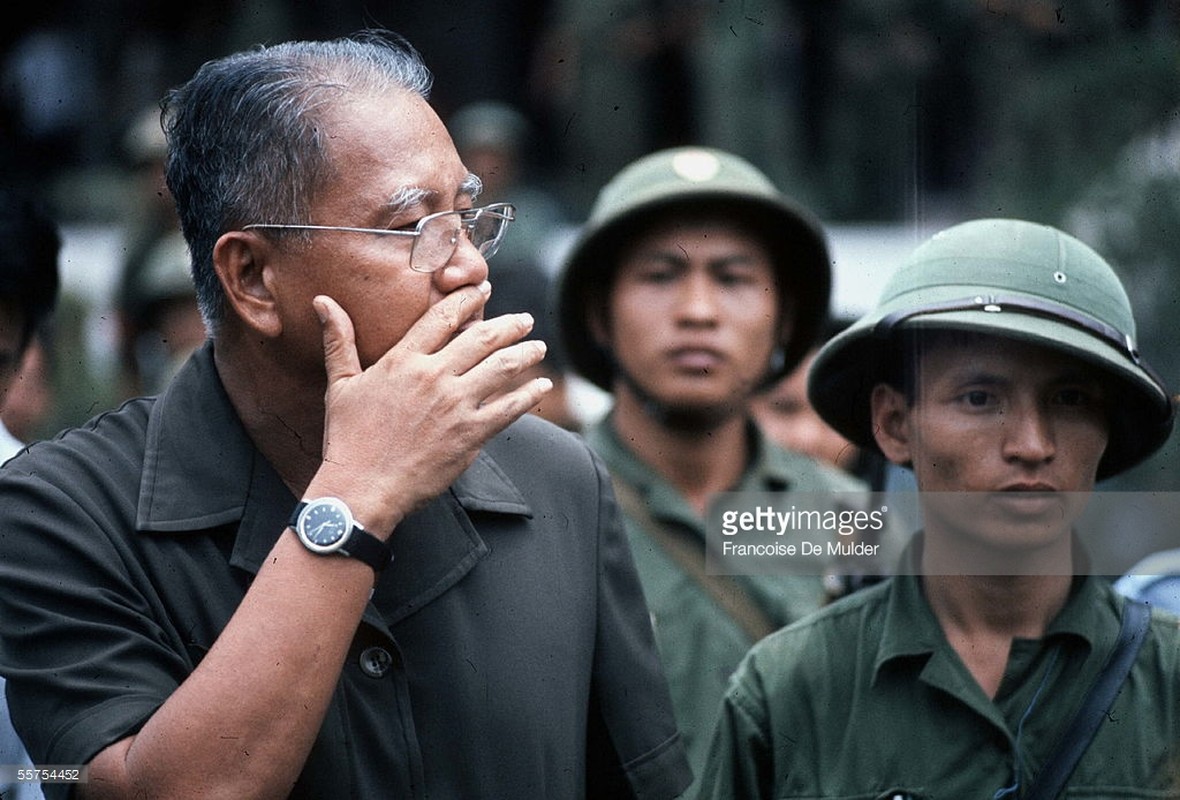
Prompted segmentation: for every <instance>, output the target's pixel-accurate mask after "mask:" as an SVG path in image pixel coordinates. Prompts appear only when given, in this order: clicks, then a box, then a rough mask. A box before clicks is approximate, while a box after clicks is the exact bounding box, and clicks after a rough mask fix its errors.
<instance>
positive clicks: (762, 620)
mask: <svg viewBox="0 0 1180 800" xmlns="http://www.w3.org/2000/svg"><path fill="white" fill-rule="evenodd" d="M611 482H612V483H613V484H614V487H615V497H617V498H618V500H619V507H620V508H622V509H623V511H624V512H625V513H626V514H627V516H629V517H631V519H633V520H635V522H636V523H638V525H639V526H640V527H641V528H642V529H643V530H644V531H645V532H646V533H647V534H648V535H650V536H651V538H652V539H655V541H656V542H657V543H658V544H659V545H660V547H661V548H662V549H663V550H664V552H665V553H667V554H668V557H669V558H671V559H672V560H673V561H674V562H676V564H677V566H679V567H680V568H681V569H682V570H684V571H685V573H687V574H688V575H689V577H691V578H692V579H693V580H695V581H696V582H697V583H698V584H699V585H700V586H701V588H702V589H704V590H705V593H706V594H708V595H709V597H710V598H712V600H713V602H715V603H716V604H717V605H718V606H719V607H720V608H721V609H722V610H723V611H725V613H726V614H728V615H729V617H730V618H731V619H732V620H733V621H734V622H736V623H737V624H738V626H739V627H741V629H742V630H743V631H744V632H745V634H746V636H748V637H749V638H750V641H751V642H757V641H758V640H760V639H762V638H764V637H765V636H767V635H769V634H771V633H774V632H775V631H776V630H778V629H779V628H780V627H782V626H781V625H776V624H774V622H773V621H772V620H771V619H770V617H768V616H767V615H766V612H764V611H763V610H762V608H761V607H760V606H759V605H758V604H757V603H756V602H754V599H753V598H752V597H750V594H749V592H748V591H747V589H746V586H745V585H744V584H743V583H742V582H741V581H738V580H735V579H734V578H733V576H730V575H710V574H708V573H707V572H705V543H704V542H703V541H701V540H700V539H699V538H698V537H696V536H690V535H686V534H685V533H684V532H682V531H678V530H673V529H672V526H671V525H669V524H668V523H666V522H663V521H661V520H657V519H656V518H655V517H654V516H653V515H652V513H651V510H650V509H649V508H648V507H647V503H645V502H644V501H643V498H642V497H640V496H639V492H638V491H636V490H635V487H633V486H631V485H630V484H628V483H625V482H624V481H622V480H620V479H618V478H613V479H612V481H611Z"/></svg>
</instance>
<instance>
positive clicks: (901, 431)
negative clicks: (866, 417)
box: [870, 383, 913, 466]
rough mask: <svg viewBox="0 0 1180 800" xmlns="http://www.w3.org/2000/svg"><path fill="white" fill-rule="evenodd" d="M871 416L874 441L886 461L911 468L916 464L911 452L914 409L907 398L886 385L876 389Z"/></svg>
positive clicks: (880, 385)
mask: <svg viewBox="0 0 1180 800" xmlns="http://www.w3.org/2000/svg"><path fill="white" fill-rule="evenodd" d="M870 402H871V406H870V415H871V419H872V423H873V437H874V438H875V439H876V440H877V446H878V447H880V448H881V452H882V453H884V455H885V457H886V458H887V459H889V460H890V461H892V462H893V463H894V464H899V465H901V466H906V465H908V464H909V463H910V462H911V461H912V460H913V455H912V452H911V448H910V436H911V430H910V413H911V411H912V409H911V408H910V404H909V402H908V401H907V400H906V397H905V395H904V394H903V393H902V392H900V391H898V390H897V389H895V388H893V387H892V386H890V385H889V384H886V383H878V384H877V385H876V386H875V387H873V394H872V398H871V401H870Z"/></svg>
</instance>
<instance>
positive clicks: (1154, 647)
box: [701, 575, 1180, 799]
mask: <svg viewBox="0 0 1180 800" xmlns="http://www.w3.org/2000/svg"><path fill="white" fill-rule="evenodd" d="M1123 603H1124V600H1123V599H1122V598H1121V597H1120V596H1119V595H1118V594H1117V593H1115V592H1114V591H1113V589H1111V587H1110V586H1109V584H1108V583H1107V582H1106V581H1105V580H1104V579H1102V578H1097V577H1093V576H1088V577H1078V578H1076V579H1075V581H1074V586H1073V588H1072V590H1071V593H1070V596H1069V600H1068V601H1067V603H1066V605H1065V607H1064V608H1063V609H1062V610H1061V612H1060V613H1058V615H1057V616H1056V618H1055V619H1054V620H1053V621H1052V622H1051V623H1050V624H1049V626H1048V628H1047V629H1046V631H1045V635H1044V637H1043V638H1041V639H1037V640H1028V639H1016V640H1014V641H1013V643H1012V650H1011V653H1010V655H1009V658H1008V664H1007V668H1006V671H1005V673H1004V678H1003V681H1002V683H1001V684H1000V687H999V690H998V692H997V694H996V697H995V698H994V700H993V699H990V698H988V697H987V696H986V695H985V694H984V692H983V690H982V689H981V688H980V687H979V685H978V684H977V683H976V682H975V680H974V679H973V678H972V676H971V673H970V672H968V670H967V667H966V666H965V665H964V664H963V662H962V661H961V660H960V659H959V657H958V655H957V654H956V653H955V651H954V650H953V649H952V648H951V645H950V643H949V642H948V641H947V639H946V637H945V636H944V635H943V632H942V629H941V627H940V626H939V624H938V621H937V620H936V619H935V616H934V613H933V611H932V610H931V608H930V605H929V604H928V603H927V601H926V599H925V597H924V595H923V592H922V587H921V579H920V578H919V577H917V576H914V575H900V576H897V577H895V578H892V579H891V580H889V581H887V582H885V583H884V584H881V585H878V586H875V587H872V588H870V589H867V590H865V591H862V592H859V593H857V594H855V595H852V596H851V597H848V598H845V599H844V600H841V601H839V602H837V603H834V604H832V605H831V606H829V607H827V608H825V609H823V610H822V611H821V612H819V613H818V614H816V615H814V616H812V617H810V618H808V619H806V620H803V621H802V622H800V623H798V624H796V625H793V626H791V627H789V628H787V629H786V630H783V631H779V632H778V633H776V634H774V635H773V636H770V637H768V638H767V639H765V640H763V641H762V643H760V644H759V645H758V646H757V647H755V648H754V649H753V650H752V651H751V652H750V654H749V656H748V657H747V658H746V659H745V660H744V661H743V662H742V665H741V667H740V668H739V669H738V671H737V672H736V673H735V675H734V678H733V682H732V684H731V686H730V688H729V691H728V692H727V694H726V697H725V703H724V707H723V709H722V712H721V720H720V722H719V724H718V729H717V735H716V739H715V741H714V743H713V749H712V750H711V751H710V754H709V760H708V765H707V766H706V769H705V775H704V778H703V787H702V793H701V797H702V798H705V797H710V798H754V797H759V798H762V797H765V798H770V797H774V798H818V797H824V798H895V797H896V798H992V797H995V798H1000V799H1002V798H1018V797H1020V796H1021V795H1022V791H1023V790H1024V789H1025V788H1027V786H1028V785H1029V783H1030V780H1031V778H1032V777H1033V776H1035V775H1036V774H1037V773H1038V771H1039V770H1040V768H1041V766H1042V765H1043V764H1044V762H1045V761H1046V760H1047V759H1048V757H1049V755H1050V753H1051V752H1052V750H1053V749H1054V746H1055V744H1056V743H1057V741H1058V738H1059V737H1060V736H1061V735H1062V733H1063V732H1064V730H1065V728H1066V726H1068V725H1069V724H1070V721H1071V720H1072V719H1073V716H1074V714H1075V712H1076V711H1077V708H1078V707H1079V705H1080V704H1081V702H1082V700H1083V698H1084V697H1085V695H1086V694H1087V691H1088V689H1089V687H1090V686H1091V684H1092V683H1093V681H1094V677H1095V676H1096V675H1097V673H1098V672H1099V670H1101V669H1102V666H1103V665H1104V664H1105V662H1106V660H1107V657H1108V655H1109V654H1110V652H1111V650H1112V649H1113V647H1114V644H1115V641H1116V639H1117V637H1118V633H1119V617H1120V613H1121V609H1122V606H1123ZM1108 720H1109V724H1104V725H1102V727H1101V729H1100V730H1099V732H1098V734H1097V736H1096V737H1095V738H1094V741H1093V743H1092V744H1091V745H1090V747H1089V749H1088V750H1087V751H1086V754H1085V755H1084V757H1083V758H1082V760H1081V763H1080V764H1079V765H1078V767H1077V769H1076V770H1075V772H1074V773H1073V776H1072V778H1071V779H1070V781H1069V784H1068V789H1067V795H1066V796H1068V797H1089V798H1115V797H1118V798H1135V797H1139V798H1148V797H1150V798H1180V629H1178V627H1177V621H1176V619H1175V618H1174V617H1169V616H1166V615H1162V614H1159V613H1158V612H1157V613H1156V615H1155V616H1154V618H1153V619H1152V622H1151V628H1150V630H1149V632H1148V635H1147V639H1146V641H1145V642H1144V645H1143V648H1142V649H1141V650H1140V652H1139V655H1138V658H1137V660H1136V662H1135V664H1134V666H1133V668H1132V671H1131V674H1130V676H1129V677H1128V679H1127V682H1126V684H1125V685H1124V686H1123V689H1122V691H1121V693H1120V694H1119V696H1118V699H1117V700H1116V701H1115V704H1114V706H1113V707H1112V708H1111V710H1110V712H1109V715H1108ZM1005 790H1007V791H1005Z"/></svg>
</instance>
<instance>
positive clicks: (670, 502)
mask: <svg viewBox="0 0 1180 800" xmlns="http://www.w3.org/2000/svg"><path fill="white" fill-rule="evenodd" d="M830 287H831V269H830V264H829V254H828V248H827V243H826V239H825V236H824V233H823V231H822V229H821V227H820V225H819V223H818V222H817V221H816V220H815V218H814V217H813V216H812V214H811V213H809V212H808V211H807V210H805V209H804V208H803V207H802V206H800V205H799V204H798V203H796V202H795V201H793V200H791V199H790V198H789V197H787V196H786V195H785V194H783V193H782V192H781V191H780V190H779V189H778V188H777V187H775V186H774V185H773V184H772V183H771V182H770V181H769V180H768V179H767V178H766V177H765V176H764V175H763V174H762V173H761V172H760V171H759V170H758V169H757V168H755V167H754V166H753V165H752V164H750V163H748V162H746V161H744V160H742V159H740V158H738V157H736V156H734V155H732V154H729V153H726V152H723V151H720V150H714V149H705V148H698V147H685V148H676V149H671V150H664V151H660V152H657V153H653V154H650V155H648V156H645V157H643V158H641V159H639V160H637V161H636V162H634V163H633V164H631V165H629V166H627V167H626V168H624V169H623V170H622V171H621V172H620V173H619V174H618V175H616V176H615V177H614V178H613V179H612V180H611V181H610V182H608V183H607V184H606V185H605V186H604V187H603V188H602V190H601V192H600V193H599V196H598V200H597V202H596V203H595V205H594V207H593V210H592V211H591V214H590V218H589V220H588V221H587V223H586V225H585V227H584V229H583V230H582V232H581V234H580V236H579V237H578V239H577V240H576V242H575V244H574V246H573V248H572V250H571V251H570V253H569V255H568V257H567V259H566V261H565V264H564V268H563V272H562V276H561V281H560V291H559V318H560V320H561V322H562V325H563V326H564V328H563V344H564V345H565V348H566V351H567V352H568V354H569V358H570V361H571V363H572V364H573V366H574V368H575V369H576V370H577V371H578V372H579V373H581V375H582V376H584V377H585V378H587V379H588V380H589V381H591V382H592V383H594V384H596V385H597V386H599V387H601V388H602V389H605V390H606V391H608V392H610V393H611V395H612V397H613V406H612V410H611V411H610V413H609V414H608V415H607V416H606V418H605V419H603V420H602V421H600V422H598V423H597V424H596V425H594V426H593V427H592V428H591V429H590V430H589V431H588V439H589V441H590V443H591V445H592V447H594V449H595V450H596V451H597V452H598V453H599V455H601V456H602V458H603V459H604V461H605V462H606V464H607V467H608V468H609V469H610V471H611V475H612V478H613V480H614V482H615V486H616V491H617V494H618V496H619V499H620V502H621V505H622V509H623V511H624V514H625V517H626V521H627V528H628V533H629V535H630V539H631V544H632V549H633V551H634V553H635V558H636V561H637V564H638V568H639V573H640V578H641V580H642V581H643V584H644V590H645V594H646V597H647V600H648V604H649V606H650V608H651V611H652V616H653V619H654V622H655V628H656V636H657V642H658V644H659V646H660V650H661V655H662V657H663V661H664V665H665V671H666V672H667V675H668V678H669V683H670V685H671V689H672V695H673V704H674V707H675V710H676V712H677V718H678V721H679V723H680V727H681V730H682V732H683V733H684V736H685V739H686V741H687V744H688V748H689V754H690V760H691V761H693V762H694V764H695V766H696V767H697V768H699V767H700V766H701V765H702V764H703V761H704V753H705V748H706V746H707V741H708V736H709V733H710V732H711V730H712V727H713V723H714V721H715V719H716V708H717V705H718V703H719V701H720V698H721V695H722V693H723V691H724V688H725V682H726V679H727V678H728V675H729V673H730V672H731V671H732V670H733V668H734V667H735V666H736V665H737V663H738V661H739V660H740V659H741V657H742V655H743V654H744V653H745V652H746V650H747V649H748V648H749V647H750V645H751V644H753V642H754V641H756V640H757V639H758V638H760V637H761V636H763V635H765V634H766V633H768V632H769V631H770V630H773V629H775V628H777V627H779V626H781V625H783V624H786V623H788V622H791V621H793V620H795V619H798V618H799V617H800V616H802V615H804V614H806V613H808V612H810V611H812V610H814V609H816V608H817V607H818V606H819V605H820V603H821V601H822V597H823V593H822V589H821V587H820V584H819V581H818V579H801V578H794V579H783V578H774V579H771V578H767V577H757V576H752V577H739V578H737V579H736V580H735V582H734V583H733V584H731V585H730V586H728V587H727V588H726V589H725V590H724V591H723V592H721V593H720V594H722V595H724V596H725V598H728V599H729V600H732V601H734V603H733V604H727V603H726V602H725V601H720V602H719V601H718V600H717V596H718V591H717V585H716V579H714V578H712V577H711V576H708V575H705V574H704V535H705V513H706V509H707V507H708V505H709V503H710V501H711V500H712V499H713V498H714V497H715V496H716V495H717V494H718V493H719V492H725V491H729V490H739V489H740V490H751V491H755V490H756V491H777V492H783V491H792V490H795V491H817V492H818V491H827V490H849V491H853V490H861V489H863V486H862V485H861V484H860V483H859V482H858V481H855V480H854V479H852V478H850V477H848V476H847V475H845V474H843V473H840V472H837V471H836V470H834V469H832V468H830V467H826V466H823V465H820V464H819V463H818V462H816V461H814V460H813V459H811V458H808V457H806V456H803V455H800V454H797V453H790V452H787V451H785V450H782V449H780V448H778V447H776V446H774V445H772V444H771V443H770V442H769V440H768V439H766V437H764V436H763V435H762V433H761V432H760V431H759V430H758V429H757V427H756V426H755V425H754V424H753V422H752V421H751V418H750V415H749V412H748V404H749V400H750V398H751V396H752V394H753V393H754V392H755V391H756V390H757V389H759V388H760V387H763V386H765V385H767V384H768V383H770V382H772V381H774V380H776V379H777V378H779V377H781V376H782V375H784V374H786V373H787V372H788V371H790V370H791V368H792V367H794V366H795V365H796V364H797V363H798V362H799V360H800V359H801V357H802V356H803V355H804V354H805V353H806V352H807V351H808V349H809V347H810V346H811V344H812V341H813V339H814V338H815V336H816V334H817V333H818V331H819V329H820V326H821V325H822V323H823V321H824V319H825V317H826V314H827V310H828V299H829V293H830Z"/></svg>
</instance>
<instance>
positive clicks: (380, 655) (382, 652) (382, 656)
mask: <svg viewBox="0 0 1180 800" xmlns="http://www.w3.org/2000/svg"><path fill="white" fill-rule="evenodd" d="M360 663H361V671H362V672H364V673H365V674H366V675H368V676H369V677H370V678H382V677H384V676H385V673H387V672H389V668H390V666H392V664H393V656H391V655H390V654H389V651H388V650H386V649H385V648H384V647H366V648H365V649H364V650H363V651H362V652H361V657H360Z"/></svg>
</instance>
